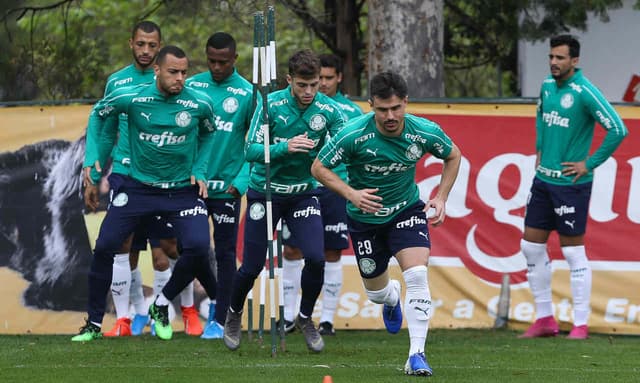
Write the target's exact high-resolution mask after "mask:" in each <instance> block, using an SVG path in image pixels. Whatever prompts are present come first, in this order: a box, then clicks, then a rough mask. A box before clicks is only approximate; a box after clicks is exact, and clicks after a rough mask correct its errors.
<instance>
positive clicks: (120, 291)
mask: <svg viewBox="0 0 640 383" xmlns="http://www.w3.org/2000/svg"><path fill="white" fill-rule="evenodd" d="M111 295H118V296H119V295H122V289H120V290H116V289H111Z"/></svg>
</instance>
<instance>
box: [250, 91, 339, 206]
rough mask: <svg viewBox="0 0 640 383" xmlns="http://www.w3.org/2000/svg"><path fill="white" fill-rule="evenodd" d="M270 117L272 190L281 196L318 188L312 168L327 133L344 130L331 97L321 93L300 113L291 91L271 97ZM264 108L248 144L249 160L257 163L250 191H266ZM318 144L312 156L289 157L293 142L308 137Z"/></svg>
mask: <svg viewBox="0 0 640 383" xmlns="http://www.w3.org/2000/svg"><path fill="white" fill-rule="evenodd" d="M267 108H268V111H267V112H268V117H269V152H270V155H271V165H270V168H271V190H272V192H274V193H278V194H296V193H302V192H305V191H308V190H312V189H314V188H315V187H316V186H317V182H316V180H315V178H313V176H312V175H311V164H312V163H313V160H314V159H315V158H316V155H317V154H318V151H319V150H320V148H321V147H322V145H323V144H324V142H325V137H326V135H327V133H329V134H330V135H331V136H333V135H335V134H337V133H338V131H340V130H341V129H342V126H343V124H344V117H343V115H342V112H341V111H340V109H339V108H338V106H337V105H336V104H335V103H334V102H333V101H332V100H331V98H329V97H328V96H326V95H324V94H322V93H320V92H318V93H316V96H315V98H314V99H313V102H312V103H311V104H310V105H309V106H308V107H306V108H305V109H300V108H299V107H298V104H297V103H296V100H295V98H294V97H293V96H292V95H291V87H287V88H286V89H282V90H279V91H276V92H273V93H270V94H269V96H268V97H267ZM262 111H263V109H262V104H259V105H258V107H257V108H256V112H255V114H254V116H253V120H252V122H251V130H250V131H249V139H248V141H247V148H246V158H247V161H250V162H253V168H252V170H251V178H250V181H249V187H251V188H252V189H254V190H257V191H264V190H265V184H266V180H265V165H264V145H263V143H264V133H263V131H262V129H261V126H262V123H263V116H262V115H263V113H262ZM305 132H306V133H307V134H308V138H309V139H312V140H313V141H314V142H315V146H314V148H313V149H312V150H310V151H309V152H308V153H289V152H288V148H287V146H288V143H287V142H288V141H289V139H291V138H293V137H295V136H298V135H301V134H304V133H305Z"/></svg>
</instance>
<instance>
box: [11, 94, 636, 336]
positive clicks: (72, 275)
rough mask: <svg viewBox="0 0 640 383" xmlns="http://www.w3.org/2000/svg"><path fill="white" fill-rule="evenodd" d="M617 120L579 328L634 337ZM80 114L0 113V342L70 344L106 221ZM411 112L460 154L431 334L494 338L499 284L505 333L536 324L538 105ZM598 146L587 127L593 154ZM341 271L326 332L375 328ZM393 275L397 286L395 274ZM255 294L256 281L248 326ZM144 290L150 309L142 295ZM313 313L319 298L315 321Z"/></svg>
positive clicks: (630, 181)
mask: <svg viewBox="0 0 640 383" xmlns="http://www.w3.org/2000/svg"><path fill="white" fill-rule="evenodd" d="M364 109H365V110H367V107H366V106H365V107H364ZM617 109H618V111H619V112H620V113H621V115H622V117H623V119H624V120H625V123H626V124H627V127H628V128H629V131H630V134H629V136H628V137H627V138H626V139H625V141H624V142H623V144H622V145H621V146H620V148H619V149H618V150H617V151H616V153H615V155H614V156H613V157H612V158H610V159H609V160H608V161H607V162H605V163H604V164H603V165H602V166H601V167H599V168H598V169H597V170H596V174H595V180H594V183H593V192H592V198H591V206H590V213H589V221H588V225H587V235H586V248H587V255H588V257H589V259H590V264H591V266H592V268H593V296H592V315H591V318H590V322H589V325H590V329H591V331H592V332H604V333H629V334H640V326H639V325H638V323H639V322H640V318H639V316H640V293H639V292H638V291H640V289H639V288H638V287H640V286H639V284H638V282H637V281H638V280H640V253H639V252H638V250H637V249H638V244H640V242H639V241H638V235H639V234H640V198H638V197H637V196H638V195H639V193H640V151H639V150H638V148H640V135H639V134H638V133H639V132H640V111H639V110H638V108H633V107H617ZM89 110H90V107H89V106H86V105H80V106H65V107H42V108H40V107H15V108H2V109H0V122H1V123H2V126H3V128H2V129H1V130H0V216H1V218H0V280H1V281H2V283H1V284H0V304H1V305H2V307H3V310H0V333H10V334H19V333H74V332H76V330H77V328H78V327H79V326H80V325H81V324H82V323H83V318H84V317H85V316H86V314H85V309H86V299H87V291H86V289H87V285H86V281H87V271H88V267H89V264H90V260H91V248H92V244H93V242H94V241H95V237H96V235H97V231H98V228H99V224H100V221H101V219H102V216H103V214H104V213H99V214H85V212H84V209H83V202H82V196H81V185H80V168H81V164H82V159H83V156H84V138H83V137H82V135H83V132H84V128H85V124H86V118H87V116H88V113H89ZM409 112H411V113H414V114H418V115H421V116H424V117H427V118H429V119H432V120H434V121H436V122H437V123H439V124H440V125H441V126H442V127H443V129H444V130H445V131H446V132H447V133H448V134H449V135H450V136H451V138H452V139H453V140H454V141H455V142H456V143H457V144H458V146H459V147H460V148H461V151H462V154H463V160H462V164H461V168H460V173H459V175H458V179H457V181H456V184H455V186H454V188H453V190H452V193H451V195H450V197H449V200H448V204H447V219H446V221H445V223H444V225H443V226H441V227H438V228H430V230H431V238H432V245H433V248H432V252H431V259H430V266H429V284H430V289H431V295H432V300H433V304H434V315H433V317H432V320H431V326H432V327H446V328H452V327H490V326H492V325H493V323H494V321H495V313H496V307H497V303H498V296H499V293H500V283H501V281H502V279H503V276H504V275H508V276H509V280H510V289H511V290H510V292H511V294H510V295H511V302H510V310H509V325H510V326H512V327H515V328H525V327H526V326H527V324H528V323H530V322H531V321H533V320H534V319H535V312H534V305H533V300H532V297H531V294H530V293H529V290H528V284H527V282H526V276H525V272H526V262H525V260H524V257H523V255H522V254H521V253H520V251H519V243H520V239H521V237H522V230H523V221H524V218H523V217H524V204H525V201H526V198H527V194H528V191H529V188H530V186H531V180H532V178H533V174H534V162H535V152H534V143H535V128H534V118H533V116H534V113H535V106H534V105H529V104H527V105H505V104H426V103H414V104H410V110H409ZM603 136H604V130H603V129H602V128H600V127H599V126H598V127H596V139H595V142H594V147H595V146H597V145H599V143H600V141H601V140H602V137H603ZM440 172H441V162H440V161H439V160H436V159H434V158H433V157H430V156H427V157H424V158H422V159H421V160H420V162H419V163H418V166H417V173H416V182H417V183H418V185H419V188H420V191H421V195H422V197H423V199H425V200H426V199H428V198H429V196H431V195H432V193H433V192H434V188H436V187H437V184H438V182H439V174H440ZM240 232H242V230H240ZM241 243H242V240H241V239H240V240H239V247H240V248H241ZM549 254H550V257H551V259H552V269H553V299H554V308H555V314H556V318H557V319H558V320H559V321H560V324H561V328H562V329H564V330H568V329H569V328H570V322H571V292H570V286H569V270H568V266H567V263H566V262H565V261H564V259H563V257H562V254H561V253H560V250H559V244H558V240H557V236H556V235H555V234H553V235H552V237H551V240H550V242H549ZM140 259H141V267H142V268H143V270H144V272H143V280H144V284H145V285H146V286H150V285H151V283H152V280H153V273H152V270H151V262H150V256H148V255H147V254H146V253H143V254H142V255H141V257H140ZM342 261H343V265H344V287H343V289H342V292H341V296H340V303H339V307H338V310H337V312H336V317H335V326H336V328H337V329H338V330H341V329H349V328H352V329H376V328H380V329H381V328H384V325H383V324H382V319H381V306H380V305H375V304H373V303H371V302H369V301H368V300H367V298H366V294H365V292H364V289H363V287H362V282H361V279H360V276H359V274H358V271H357V267H356V265H355V257H354V256H353V250H352V249H348V250H347V251H345V252H344V255H343V257H342ZM390 273H391V276H392V277H393V278H396V279H399V280H401V281H402V275H401V272H400V270H399V267H398V266H397V265H396V264H395V263H394V264H392V266H391V267H390ZM267 286H268V283H267ZM403 289H404V286H403ZM259 290H260V282H259V280H258V281H256V285H255V287H254V298H255V299H254V301H255V305H256V306H255V308H256V310H255V314H254V318H256V320H257V315H256V314H257V313H258V310H257V309H258V306H257V305H258V303H259V302H258V301H259V299H258V297H259ZM146 292H147V294H148V295H149V297H150V295H151V293H150V289H149V288H148V287H147V289H146ZM199 294H200V296H199V297H197V300H198V301H199V300H201V299H202V294H201V293H199ZM266 296H267V297H268V296H269V294H266ZM276 296H277V294H276ZM321 301H322V296H321V297H320V301H319V302H318V305H317V306H316V314H317V315H319V313H320V307H321V304H322V302H321ZM268 307H269V306H267V315H268ZM245 317H246V316H245ZM177 318H179V314H178V316H177ZM316 319H317V318H316ZM245 320H246V319H245ZM114 321H115V318H114V317H113V314H109V315H107V316H106V317H105V323H104V328H110V326H111V325H112V324H113V322H114ZM266 323H267V327H268V323H269V322H268V320H267V322H266ZM174 328H175V329H176V330H178V331H180V330H181V329H182V323H181V321H179V320H176V321H174ZM245 328H246V323H245ZM254 328H257V322H256V323H254Z"/></svg>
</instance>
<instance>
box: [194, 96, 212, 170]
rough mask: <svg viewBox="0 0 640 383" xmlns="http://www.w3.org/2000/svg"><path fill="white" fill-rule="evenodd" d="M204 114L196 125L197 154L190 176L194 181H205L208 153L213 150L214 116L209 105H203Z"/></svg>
mask: <svg viewBox="0 0 640 383" xmlns="http://www.w3.org/2000/svg"><path fill="white" fill-rule="evenodd" d="M205 104H206V106H207V107H206V108H204V113H203V115H202V116H201V117H200V122H199V124H198V152H197V153H196V160H195V161H194V163H193V168H192V169H191V174H192V175H193V176H194V177H195V178H196V180H202V181H206V180H207V166H208V165H209V157H210V153H211V151H212V150H213V145H214V141H213V135H214V133H215V115H214V113H213V106H212V105H211V103H208V102H207V103H205Z"/></svg>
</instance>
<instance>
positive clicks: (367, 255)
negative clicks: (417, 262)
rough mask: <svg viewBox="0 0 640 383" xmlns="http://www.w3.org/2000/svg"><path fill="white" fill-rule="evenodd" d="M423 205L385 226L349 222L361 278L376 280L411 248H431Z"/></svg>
mask: <svg viewBox="0 0 640 383" xmlns="http://www.w3.org/2000/svg"><path fill="white" fill-rule="evenodd" d="M424 206H425V205H424V202H422V201H419V202H417V203H415V204H413V205H412V206H410V207H408V208H407V209H405V210H403V211H401V212H400V213H398V215H396V216H395V217H394V218H393V219H392V220H391V221H389V222H387V223H384V224H370V223H363V222H359V221H356V220H354V219H351V217H348V218H347V222H348V225H349V233H350V234H351V241H352V242H353V251H354V252H355V255H356V259H357V260H358V270H359V271H360V276H361V277H362V278H366V279H370V278H375V277H377V276H379V275H381V274H382V273H384V272H385V271H386V270H387V267H388V266H389V259H391V257H392V256H394V255H395V254H397V253H398V252H399V251H400V250H402V249H407V248H409V247H426V248H431V240H430V237H429V227H428V226H427V215H426V213H425V212H424V211H423V209H424Z"/></svg>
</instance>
